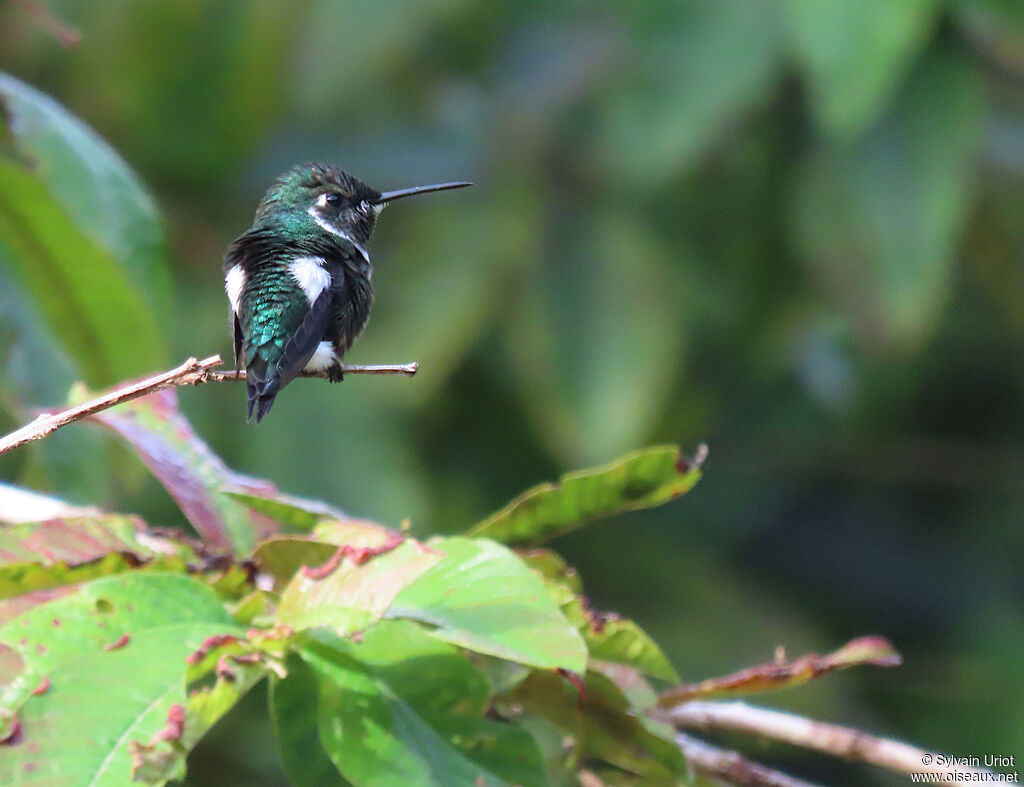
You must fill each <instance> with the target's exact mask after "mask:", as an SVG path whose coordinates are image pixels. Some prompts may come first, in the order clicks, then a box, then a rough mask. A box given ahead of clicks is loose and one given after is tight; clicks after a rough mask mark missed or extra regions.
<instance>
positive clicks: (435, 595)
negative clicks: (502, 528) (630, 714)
mask: <svg viewBox="0 0 1024 787" xmlns="http://www.w3.org/2000/svg"><path fill="white" fill-rule="evenodd" d="M427 544H428V546H430V547H431V548H432V549H435V550H438V551H440V552H441V553H443V554H444V555H445V557H444V559H443V560H442V561H441V562H440V563H438V564H437V565H436V566H434V567H433V568H432V569H430V570H429V571H427V572H426V573H425V574H424V575H423V576H422V577H420V578H419V579H417V580H416V581H415V582H413V583H412V584H410V585H409V586H408V587H407V588H405V589H404V590H403V591H402V592H401V593H399V594H398V596H397V598H395V600H394V604H392V606H391V608H390V609H389V610H388V612H387V617H388V618H410V619H412V620H416V621H419V622H421V623H424V624H427V625H428V626H431V627H432V628H431V634H433V635H434V636H436V637H438V638H440V639H443V640H445V641H447V642H451V643H453V644H455V645H459V646H461V647H464V648H467V649H469V650H473V651H476V652H478V653H484V654H487V655H491V656H498V657H499V658H503V659H507V660H509V661H515V662H518V663H520V664H528V665H531V666H534V667H540V668H547V669H554V668H562V669H566V670H569V671H571V672H582V671H583V670H584V669H585V667H586V663H587V650H586V646H585V645H584V643H583V639H582V638H581V637H580V634H579V632H578V631H577V630H576V629H575V628H574V627H573V626H572V625H570V624H569V622H568V621H567V620H566V619H565V616H564V615H563V614H562V612H561V611H560V610H559V609H558V607H557V605H556V604H555V603H554V602H553V601H552V600H551V598H550V597H549V596H548V593H547V590H546V589H545V588H544V583H543V581H542V580H541V579H540V578H539V577H538V576H537V575H536V574H534V573H533V572H532V571H531V570H530V569H529V568H527V566H526V565H525V564H524V563H523V562H522V561H521V560H520V559H519V558H518V557H516V555H515V554H514V553H513V552H511V551H510V550H508V549H506V548H505V547H503V546H501V545H500V544H496V543H495V542H493V541H488V540H486V539H467V538H434V539H431V540H430V541H428V542H427Z"/></svg>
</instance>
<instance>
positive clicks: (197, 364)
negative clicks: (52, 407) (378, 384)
mask: <svg viewBox="0 0 1024 787" xmlns="http://www.w3.org/2000/svg"><path fill="white" fill-rule="evenodd" d="M220 365H221V358H220V356H219V355H211V356H210V357H209V358H204V359H203V360H201V361H200V360H197V359H195V358H189V359H188V360H187V361H185V363H183V364H182V365H181V366H179V367H177V368H175V369H171V370H170V371H166V372H163V373H162V374H158V375H155V376H154V377H147V378H146V379H144V380H139V381H138V382H136V383H131V384H130V385H125V386H122V387H120V388H115V389H114V390H113V391H110V392H109V393H105V394H103V395H102V396H97V397H96V398H95V399H90V400H89V401H88V402H85V403H83V404H80V405H76V406H75V407H71V408H68V409H67V410H62V411H60V412H56V413H43V414H42V415H40V416H39V417H38V418H36V419H35V420H34V421H32V422H31V423H28V424H26V425H25V426H23V427H21V428H20V429H18V430H16V431H14V432H11V433H10V434H9V435H7V436H6V437H3V438H0V454H3V453H6V452H7V451H10V450H11V449H13V448H17V447H18V446H20V445H24V444H25V443H30V442H32V441H33V440H42V439H43V438H44V437H47V436H48V435H50V434H52V433H53V432H55V431H57V430H58V429H60V428H61V427H62V426H67V425H68V424H70V423H74V422H75V421H78V420H81V419H82V418H86V417H88V416H90V415H94V414H95V413H98V412H101V411H103V410H107V409H109V408H111V407H114V406H115V405H118V404H121V403H122V402H127V401H129V400H131V399H138V398H139V397H140V396H146V395H147V394H151V393H155V392H156V391H160V390H163V389H164V388H171V387H174V386H177V385H200V384H201V383H219V382H224V381H233V380H244V379H245V372H244V371H232V372H216V371H213V369H214V368H215V367H217V366H220ZM342 368H343V371H344V372H345V374H398V375H405V376H408V377H411V376H412V375H414V374H416V372H417V370H418V369H419V365H418V364H415V363H407V364H398V365H395V366H344V367H342ZM301 376H302V377H327V371H326V370H325V371H323V372H303V373H302V374H301Z"/></svg>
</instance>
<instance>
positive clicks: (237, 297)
mask: <svg viewBox="0 0 1024 787" xmlns="http://www.w3.org/2000/svg"><path fill="white" fill-rule="evenodd" d="M244 289H245V269H244V268H243V267H242V266H241V265H232V266H231V270H229V271H228V274H227V276H225V277H224V291H225V292H226V293H227V294H228V300H229V301H230V302H231V311H233V312H234V313H235V314H236V315H237V314H239V312H240V311H241V308H242V290H244Z"/></svg>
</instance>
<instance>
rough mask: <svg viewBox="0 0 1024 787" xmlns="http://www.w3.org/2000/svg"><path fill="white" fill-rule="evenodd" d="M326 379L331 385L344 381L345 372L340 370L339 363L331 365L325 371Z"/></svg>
mask: <svg viewBox="0 0 1024 787" xmlns="http://www.w3.org/2000/svg"><path fill="white" fill-rule="evenodd" d="M327 379H328V380H330V381H331V382H332V383H340V382H341V381H342V380H344V379H345V370H344V369H342V368H341V364H340V363H334V364H332V365H331V368H330V369H328V370H327Z"/></svg>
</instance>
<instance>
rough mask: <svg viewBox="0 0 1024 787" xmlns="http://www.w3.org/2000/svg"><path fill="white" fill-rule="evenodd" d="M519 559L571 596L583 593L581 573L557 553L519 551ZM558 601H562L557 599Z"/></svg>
mask: <svg viewBox="0 0 1024 787" xmlns="http://www.w3.org/2000/svg"><path fill="white" fill-rule="evenodd" d="M516 554H517V555H519V558H520V559H521V560H522V561H523V562H524V563H526V565H528V566H529V567H530V568H532V569H533V570H534V571H536V572H537V573H538V574H540V575H541V576H542V577H544V579H546V580H550V582H551V583H553V584H554V586H556V587H558V588H564V589H565V590H566V591H568V593H569V594H570V596H571V595H574V594H580V593H582V592H583V580H582V579H580V575H579V572H578V571H576V569H575V568H573V567H572V566H570V565H569V564H568V563H566V562H565V560H564V559H563V558H562V556H561V555H559V554H558V553H557V552H553V551H551V550H550V549H543V548H536V549H519V550H516ZM555 600H556V601H560V600H559V598H558V597H555Z"/></svg>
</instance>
